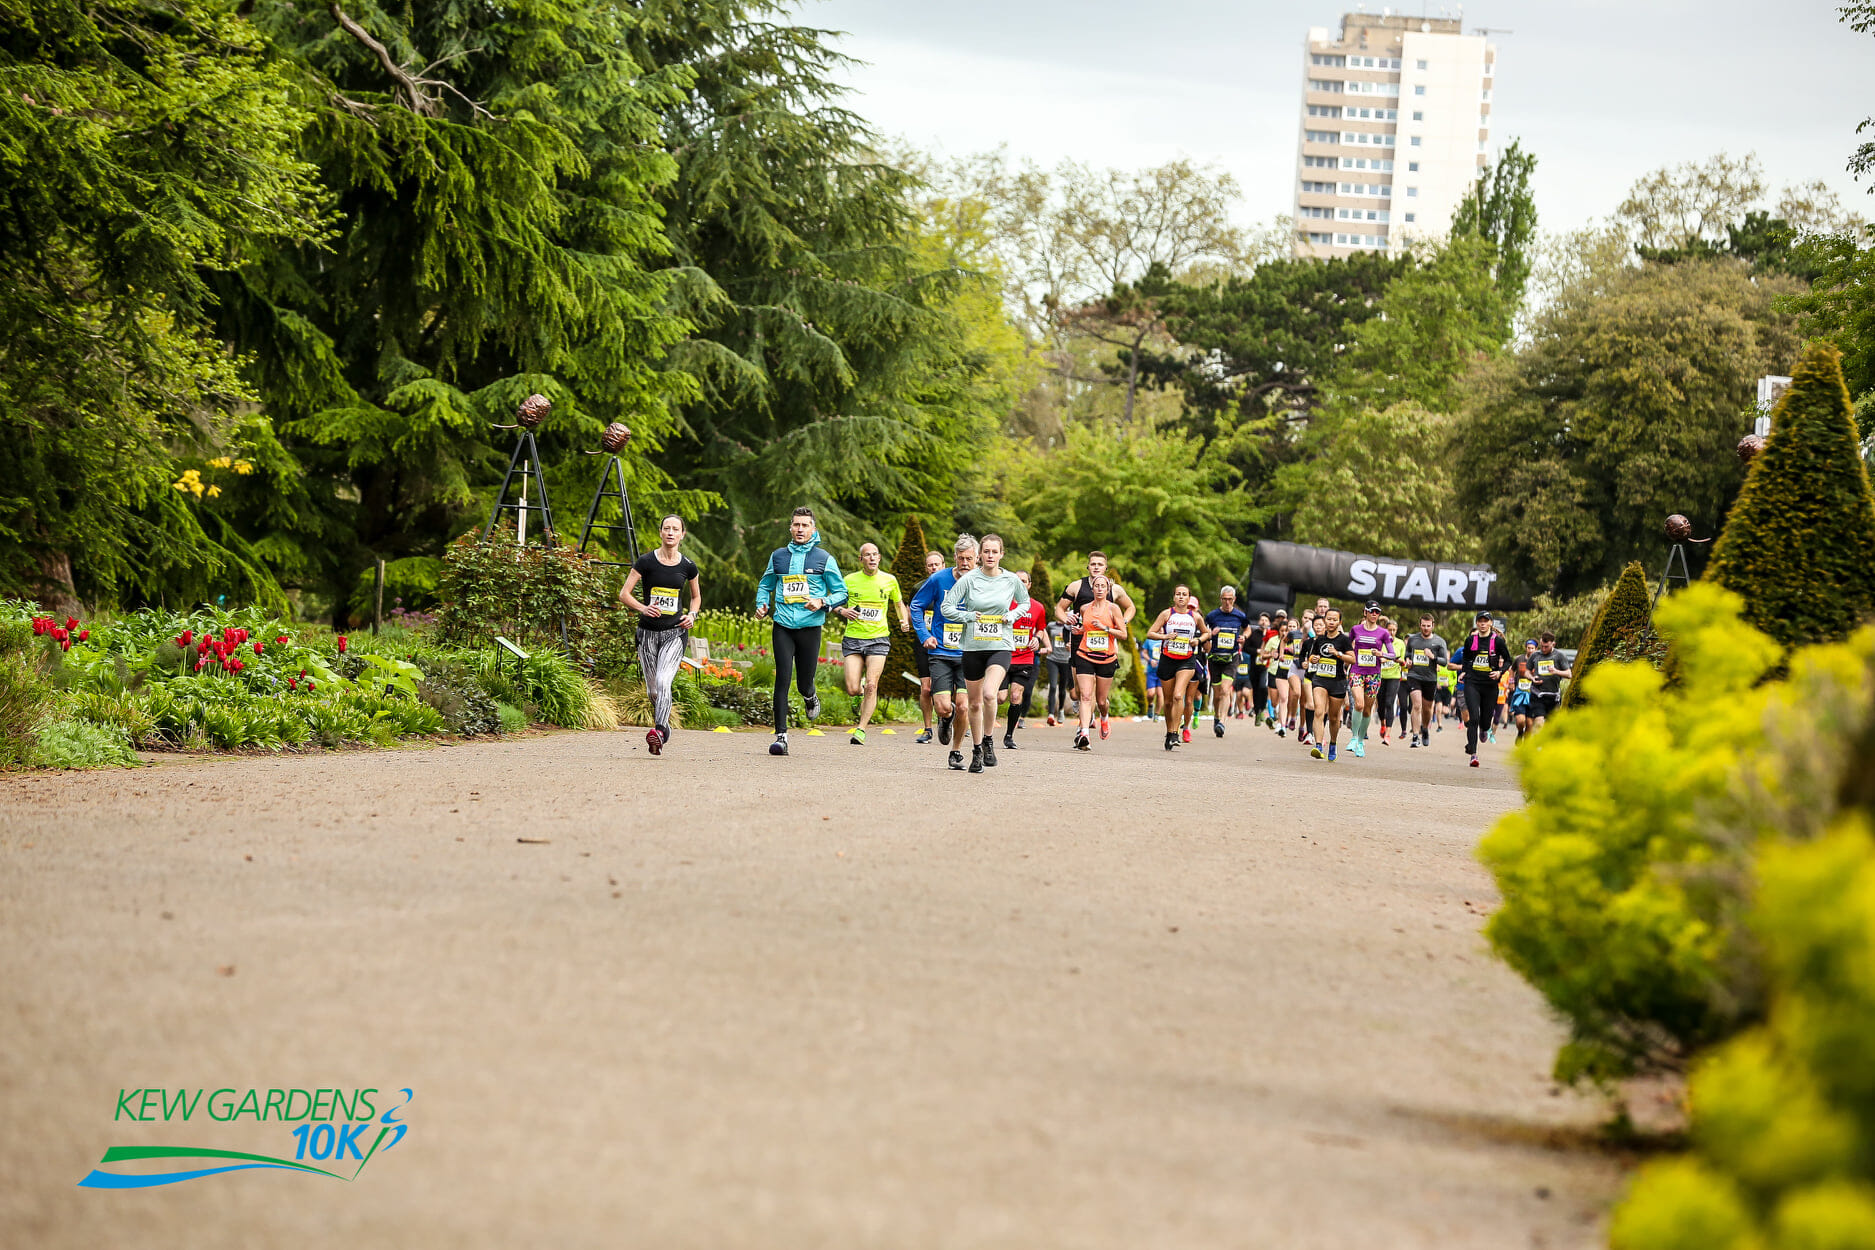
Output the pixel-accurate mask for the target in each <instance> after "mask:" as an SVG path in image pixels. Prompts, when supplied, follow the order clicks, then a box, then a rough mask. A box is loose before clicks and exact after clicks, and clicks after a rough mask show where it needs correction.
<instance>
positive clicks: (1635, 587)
mask: <svg viewBox="0 0 1875 1250" xmlns="http://www.w3.org/2000/svg"><path fill="white" fill-rule="evenodd" d="M1652 618H1653V600H1652V598H1651V597H1650V596H1649V595H1648V593H1647V571H1646V570H1645V569H1643V568H1642V567H1641V562H1640V561H1639V560H1633V561H1630V562H1629V564H1628V567H1627V568H1625V569H1622V570H1621V580H1619V581H1617V582H1616V583H1615V588H1614V589H1613V590H1611V591H1609V592H1608V598H1607V599H1606V600H1605V601H1604V602H1603V603H1602V606H1601V608H1600V609H1599V610H1597V612H1596V613H1595V619H1594V620H1593V621H1591V622H1589V628H1588V632H1587V633H1585V634H1584V635H1582V645H1581V646H1580V647H1579V648H1577V650H1576V662H1575V664H1574V665H1573V668H1574V671H1575V676H1574V677H1572V678H1570V679H1569V691H1568V693H1567V694H1565V695H1564V696H1563V706H1564V707H1575V706H1577V705H1578V704H1580V703H1581V702H1582V679H1583V678H1584V677H1585V676H1587V675H1588V671H1589V669H1590V668H1592V667H1593V666H1594V665H1596V664H1598V663H1600V662H1601V661H1603V660H1605V659H1607V658H1608V657H1609V656H1611V655H1613V654H1614V652H1615V649H1616V648H1617V647H1619V646H1620V645H1621V643H1622V641H1623V640H1624V639H1631V638H1634V637H1637V636H1638V635H1639V634H1640V632H1641V631H1642V630H1644V629H1646V628H1647V624H1648V622H1649V621H1650V620H1651V619H1652Z"/></svg>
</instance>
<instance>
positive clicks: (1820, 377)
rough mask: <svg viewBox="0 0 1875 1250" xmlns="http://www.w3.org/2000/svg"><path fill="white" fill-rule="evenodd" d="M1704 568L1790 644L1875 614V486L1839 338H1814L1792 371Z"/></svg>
mask: <svg viewBox="0 0 1875 1250" xmlns="http://www.w3.org/2000/svg"><path fill="white" fill-rule="evenodd" d="M1706 576H1707V577H1708V578H1709V579H1710V580H1712V581H1715V582H1717V583H1719V584H1720V585H1722V586H1725V587H1728V588H1729V589H1732V590H1735V591H1737V592H1738V593H1739V594H1741V595H1743V596H1744V598H1745V619H1746V620H1747V621H1749V622H1751V624H1753V625H1755V626H1757V627H1758V628H1759V629H1762V630H1763V631H1764V632H1765V633H1767V634H1769V635H1771V636H1772V637H1773V638H1775V639H1777V640H1778V641H1779V642H1781V643H1783V644H1784V645H1785V646H1787V647H1790V646H1797V645H1800V644H1802V643H1811V642H1830V641H1834V640H1837V639H1840V638H1845V637H1847V636H1848V635H1849V633H1850V632H1851V631H1852V630H1854V629H1855V627H1856V626H1857V625H1859V624H1860V623H1862V622H1863V621H1865V620H1867V619H1868V617H1869V616H1870V615H1871V614H1872V613H1875V495H1871V494H1870V491H1869V477H1868V467H1867V465H1866V464H1865V463H1864V462H1863V460H1862V455H1861V451H1860V448H1859V447H1858V445H1857V436H1856V425H1855V417H1854V414H1853V411H1852V409H1851V408H1850V405H1849V392H1848V389H1847V388H1846V387H1845V386H1844V385H1843V378H1842V354H1841V353H1840V352H1838V351H1837V350H1836V349H1835V348H1834V347H1831V346H1829V345H1828V344H1826V343H1814V344H1812V345H1811V346H1810V348H1809V349H1808V350H1807V351H1806V352H1805V353H1804V356H1803V360H1802V361H1801V362H1800V363H1799V364H1798V366H1797V368H1796V370H1795V372H1793V373H1792V375H1791V385H1790V389H1789V390H1788V391H1786V392H1785V393H1784V397H1783V398H1782V399H1781V400H1779V401H1778V405H1777V408H1776V410H1775V411H1774V412H1773V413H1772V415H1771V437H1770V438H1769V439H1768V440H1767V441H1766V443H1765V447H1764V450H1763V452H1761V453H1760V454H1759V456H1758V458H1757V459H1756V460H1755V461H1754V462H1753V463H1752V466H1751V470H1750V472H1749V473H1748V474H1747V476H1746V478H1745V486H1744V489H1743V490H1742V491H1741V492H1740V493H1739V496H1738V502H1737V503H1735V504H1733V505H1732V511H1731V513H1730V515H1729V516H1728V517H1727V518H1726V522H1725V528H1724V530H1723V531H1721V532H1720V534H1719V541H1718V542H1717V543H1715V544H1714V545H1713V551H1712V560H1711V563H1709V564H1708V565H1707V567H1706Z"/></svg>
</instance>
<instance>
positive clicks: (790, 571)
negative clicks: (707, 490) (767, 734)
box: [755, 508, 846, 755]
mask: <svg viewBox="0 0 1875 1250" xmlns="http://www.w3.org/2000/svg"><path fill="white" fill-rule="evenodd" d="M788 539H789V541H788V545H787V546H785V547H778V548H776V550H775V553H774V554H773V555H771V556H769V557H768V569H767V571H766V572H764V573H763V574H762V580H761V583H760V584H759V585H758V586H757V587H756V589H755V616H756V619H758V620H759V619H761V618H762V617H764V616H767V615H768V613H769V608H770V605H771V604H772V605H773V608H774V613H775V625H774V629H773V633H772V635H771V637H772V642H771V646H770V648H769V649H770V651H772V652H773V654H774V657H775V740H774V741H773V742H771V743H769V744H768V753H769V754H770V755H786V754H787V753H788V685H789V683H790V681H791V680H794V679H795V678H796V675H797V673H798V677H799V685H800V688H801V700H802V702H803V703H804V704H805V705H806V708H807V719H808V720H810V721H811V720H814V719H815V718H816V717H818V716H819V715H820V696H819V695H818V694H816V693H814V677H815V674H816V671H817V669H818V666H819V664H820V627H821V626H822V625H825V624H826V623H827V609H828V608H829V607H838V606H839V605H840V604H843V603H845V602H846V580H845V579H844V578H842V577H841V576H840V566H839V565H838V564H837V563H835V561H834V558H833V556H832V555H831V554H829V553H828V552H827V550H826V548H824V547H822V546H821V545H820V531H819V530H818V529H816V528H815V526H814V510H813V509H812V508H796V509H795V510H794V516H793V517H792V518H791V519H790V520H789V521H788Z"/></svg>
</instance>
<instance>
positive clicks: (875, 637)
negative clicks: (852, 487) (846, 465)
mask: <svg viewBox="0 0 1875 1250" xmlns="http://www.w3.org/2000/svg"><path fill="white" fill-rule="evenodd" d="M859 564H860V571H859V572H857V573H848V574H847V575H846V606H845V607H843V608H836V609H835V611H837V612H838V613H839V614H840V615H841V616H842V617H844V618H845V619H846V622H847V626H846V636H845V637H844V638H843V639H841V641H840V658H841V662H842V663H843V664H844V665H845V666H846V692H847V693H848V694H849V695H852V696H853V697H854V698H856V699H859V700H860V707H859V720H858V722H857V723H856V724H855V725H854V726H853V736H852V738H851V739H850V741H851V742H852V744H853V745H854V746H865V745H866V726H868V725H870V724H871V723H872V714H873V710H874V709H875V708H877V707H878V706H879V676H880V674H882V673H884V672H885V660H886V657H887V656H888V655H890V654H891V653H892V634H891V627H890V626H889V625H888V624H887V622H886V614H887V612H889V611H892V610H894V609H896V610H897V614H898V627H899V629H900V630H901V631H902V632H905V633H910V632H911V614H910V613H909V612H907V611H906V610H905V599H904V596H903V595H901V594H900V593H899V588H898V578H896V577H894V576H892V575H891V574H890V573H882V572H880V571H879V548H878V547H876V546H875V545H873V544H872V543H861V544H860V548H859Z"/></svg>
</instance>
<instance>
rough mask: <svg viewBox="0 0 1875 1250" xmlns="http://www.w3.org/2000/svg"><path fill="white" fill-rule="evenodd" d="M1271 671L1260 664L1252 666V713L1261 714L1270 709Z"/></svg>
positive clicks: (1253, 714)
mask: <svg viewBox="0 0 1875 1250" xmlns="http://www.w3.org/2000/svg"><path fill="white" fill-rule="evenodd" d="M1269 706H1270V671H1269V669H1267V668H1265V667H1262V666H1260V665H1256V664H1252V665H1251V666H1250V714H1251V715H1252V716H1261V715H1263V713H1265V712H1267V711H1269Z"/></svg>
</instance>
